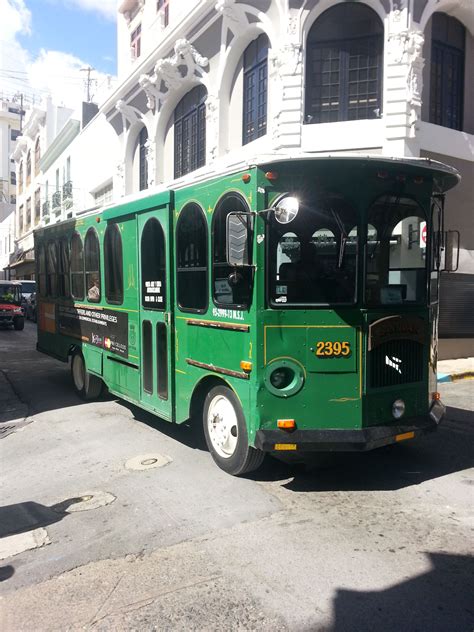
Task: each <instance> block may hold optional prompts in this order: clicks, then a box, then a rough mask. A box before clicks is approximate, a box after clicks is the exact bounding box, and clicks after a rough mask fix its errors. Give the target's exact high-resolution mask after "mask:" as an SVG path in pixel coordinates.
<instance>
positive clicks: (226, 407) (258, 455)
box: [203, 386, 265, 476]
mask: <svg viewBox="0 0 474 632" xmlns="http://www.w3.org/2000/svg"><path fill="white" fill-rule="evenodd" d="M203 425H204V436H205V437H206V443H207V447H208V448H209V452H210V453H211V455H212V458H213V459H214V461H215V462H216V463H217V465H218V466H219V467H220V468H221V469H222V470H224V471H225V472H227V473H228V474H232V475H234V476H240V475H241V474H245V473H246V472H252V471H253V470H256V469H257V468H258V467H260V465H261V464H262V462H263V459H264V456H265V455H264V453H263V452H261V451H260V450H256V449H255V448H252V447H251V446H249V444H248V433H247V426H246V423H245V417H244V413H243V410H242V406H241V405H240V402H239V400H238V399H237V397H236V395H235V393H234V392H233V391H232V390H231V389H230V388H228V387H227V386H215V387H214V388H212V389H211V390H210V391H209V393H208V394H207V396H206V399H205V401H204V410H203Z"/></svg>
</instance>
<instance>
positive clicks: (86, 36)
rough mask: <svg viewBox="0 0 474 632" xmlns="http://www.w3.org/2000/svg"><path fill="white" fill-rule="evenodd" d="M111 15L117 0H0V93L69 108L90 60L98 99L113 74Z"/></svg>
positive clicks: (82, 93)
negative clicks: (21, 95) (48, 101)
mask: <svg viewBox="0 0 474 632" xmlns="http://www.w3.org/2000/svg"><path fill="white" fill-rule="evenodd" d="M116 21H117V0H0V93H2V94H3V95H6V96H9V97H10V98H13V97H14V98H17V97H19V95H20V94H23V95H24V97H25V98H27V99H29V101H30V103H32V104H33V103H38V102H40V101H42V100H43V99H44V98H45V97H47V96H48V95H50V96H51V97H52V98H53V101H54V102H55V103H56V104H58V105H67V106H68V107H71V108H75V107H77V104H78V103H80V101H81V100H82V99H84V98H85V95H86V88H85V84H84V80H85V73H83V72H81V68H84V67H86V66H88V65H90V66H92V67H93V68H95V69H96V72H94V73H92V79H93V84H92V86H91V88H92V90H91V94H92V97H93V98H94V99H95V100H96V101H98V102H100V100H101V99H103V98H104V96H105V94H106V92H110V89H111V88H112V85H111V84H110V82H109V77H110V76H111V75H112V76H113V75H116V48H117V47H116Z"/></svg>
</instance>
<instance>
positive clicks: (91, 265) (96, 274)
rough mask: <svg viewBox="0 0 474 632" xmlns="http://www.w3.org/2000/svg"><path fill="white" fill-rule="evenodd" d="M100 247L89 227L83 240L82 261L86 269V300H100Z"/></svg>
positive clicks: (93, 231) (93, 301) (95, 234)
mask: <svg viewBox="0 0 474 632" xmlns="http://www.w3.org/2000/svg"><path fill="white" fill-rule="evenodd" d="M99 252H100V248H99V238H98V237H97V233H96V231H95V230H94V229H93V228H89V230H88V231H87V234H86V239H85V241H84V263H85V271H86V287H87V300H88V301H89V302H90V303H98V302H99V301H100V254H99Z"/></svg>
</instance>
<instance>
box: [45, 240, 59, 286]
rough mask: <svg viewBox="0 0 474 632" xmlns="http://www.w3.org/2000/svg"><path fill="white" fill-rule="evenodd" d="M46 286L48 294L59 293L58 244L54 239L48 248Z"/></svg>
mask: <svg viewBox="0 0 474 632" xmlns="http://www.w3.org/2000/svg"><path fill="white" fill-rule="evenodd" d="M46 287H47V294H48V296H52V297H56V296H57V295H58V246H57V244H56V242H54V241H50V242H48V245H47V248H46Z"/></svg>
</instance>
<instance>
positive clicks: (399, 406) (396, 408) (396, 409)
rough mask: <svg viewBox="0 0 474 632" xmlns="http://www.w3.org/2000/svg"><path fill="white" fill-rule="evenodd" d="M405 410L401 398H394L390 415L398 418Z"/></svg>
mask: <svg viewBox="0 0 474 632" xmlns="http://www.w3.org/2000/svg"><path fill="white" fill-rule="evenodd" d="M404 412H405V402H404V401H403V399H396V400H395V401H394V402H393V404H392V415H393V416H394V417H395V419H400V417H402V416H403V414H404Z"/></svg>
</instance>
